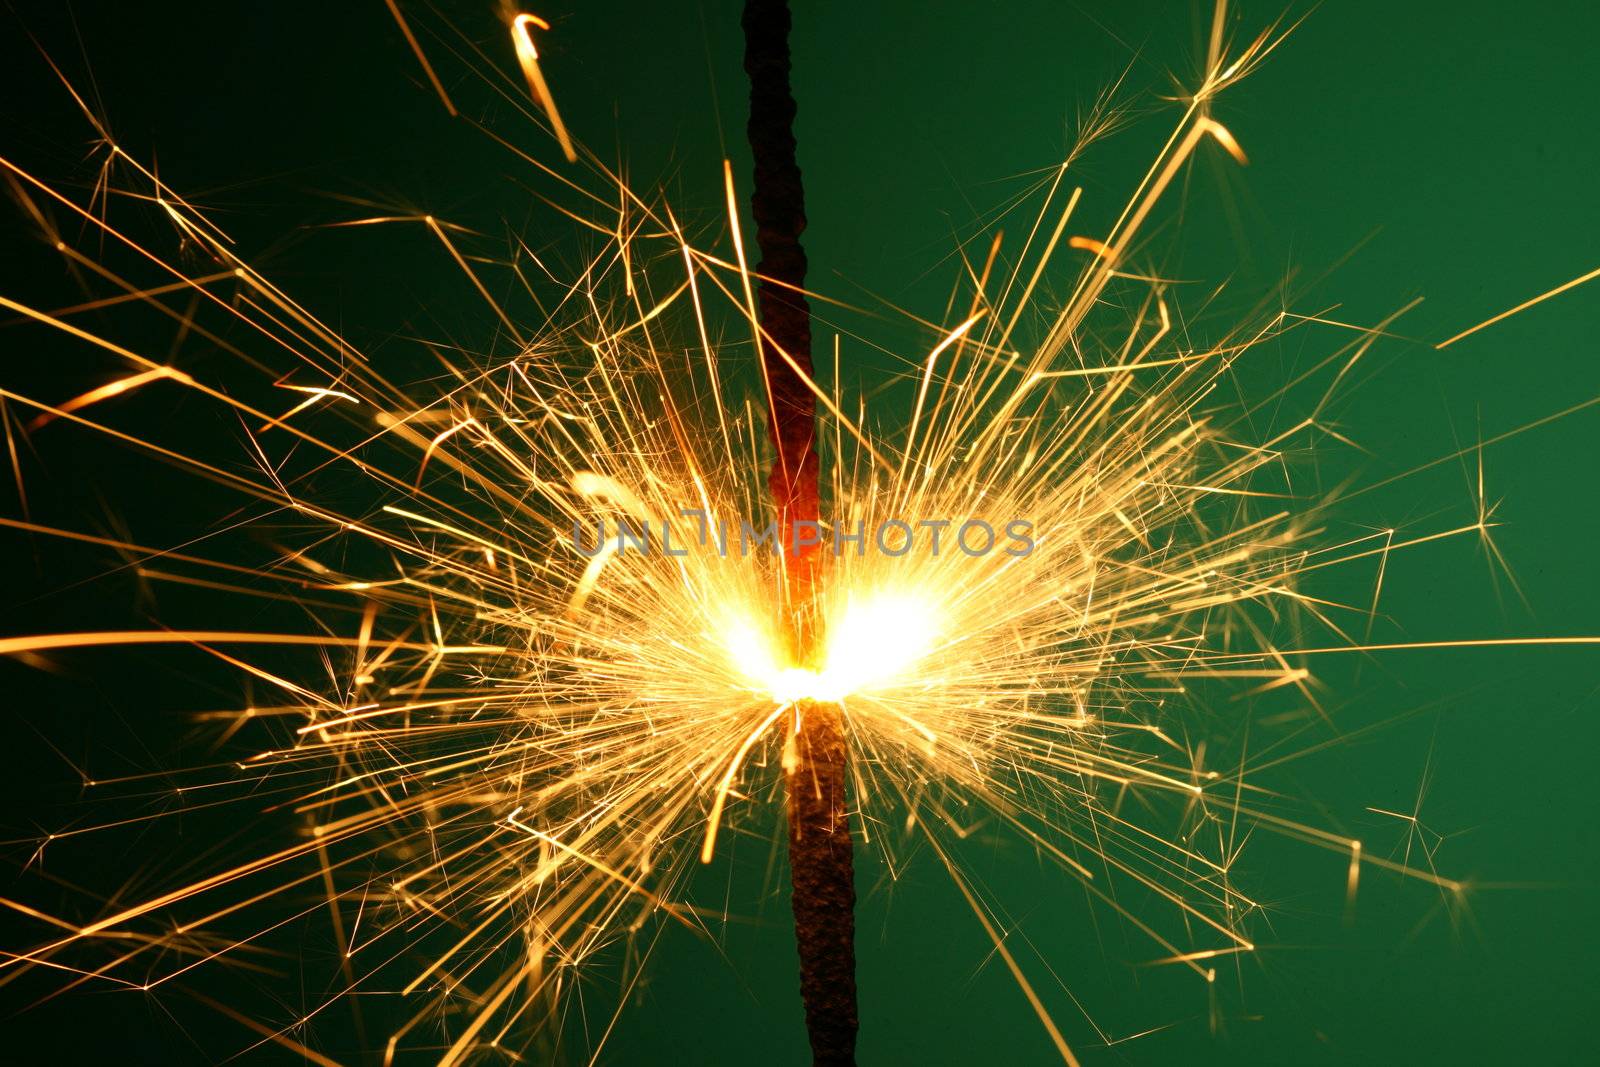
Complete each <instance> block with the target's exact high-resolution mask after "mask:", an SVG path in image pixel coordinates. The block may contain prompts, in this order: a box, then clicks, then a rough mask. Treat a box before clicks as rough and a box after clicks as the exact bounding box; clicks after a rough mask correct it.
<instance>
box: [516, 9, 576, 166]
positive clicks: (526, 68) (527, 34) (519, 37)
mask: <svg viewBox="0 0 1600 1067" xmlns="http://www.w3.org/2000/svg"><path fill="white" fill-rule="evenodd" d="M530 26H537V27H539V28H540V29H541V30H548V29H549V28H550V24H549V23H548V22H546V21H545V20H544V19H542V18H540V17H539V16H538V15H529V14H521V15H518V16H517V17H516V18H514V19H512V20H511V42H512V44H514V45H515V46H516V49H517V63H518V64H519V65H520V66H521V67H522V73H523V74H524V75H525V76H526V77H527V79H528V91H529V92H530V93H532V94H533V98H534V99H535V100H537V101H539V106H540V107H542V108H544V113H545V115H546V116H548V117H549V119H550V126H551V128H552V129H554V130H555V134H556V140H557V141H559V142H561V154H562V155H564V156H566V157H567V162H568V163H576V162H577V161H578V153H577V151H576V150H575V149H574V148H573V147H572V138H570V137H568V136H567V127H566V125H565V124H564V123H563V122H562V121H561V113H560V112H559V111H557V110H556V100H555V97H553V96H551V95H550V87H549V86H548V85H546V84H545V80H544V74H543V73H542V72H541V71H540V70H539V50H538V49H537V48H535V47H534V46H533V33H532V31H531V30H530V29H529V28H528V27H530Z"/></svg>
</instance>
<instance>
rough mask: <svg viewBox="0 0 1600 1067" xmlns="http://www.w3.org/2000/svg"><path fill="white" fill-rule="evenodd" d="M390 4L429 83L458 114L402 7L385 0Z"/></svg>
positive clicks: (449, 109)
mask: <svg viewBox="0 0 1600 1067" xmlns="http://www.w3.org/2000/svg"><path fill="white" fill-rule="evenodd" d="M383 2H384V3H385V4H388V5H389V14H391V15H393V16H394V21H395V22H396V23H397V24H398V25H399V26H400V33H401V35H402V36H404V37H405V39H406V44H408V45H410V46H411V51H412V53H413V54H415V55H416V57H417V62H418V63H421V64H422V70H423V73H425V74H427V76H428V84H429V85H432V86H433V91H434V92H436V93H438V94H439V100H440V101H441V102H442V103H443V104H444V109H445V110H446V111H448V112H450V117H451V118H454V117H455V116H456V105H455V104H453V103H452V102H451V100H450V94H449V93H447V92H445V91H444V83H442V82H441V81H439V75H437V74H435V73H434V72H433V64H431V63H429V62H428V57H427V56H426V55H424V54H423V51H422V46H421V45H420V44H418V43H417V38H416V36H415V35H414V34H413V33H412V32H411V26H410V24H409V23H407V22H406V20H405V16H404V15H402V14H400V7H399V5H397V4H396V3H395V0H383Z"/></svg>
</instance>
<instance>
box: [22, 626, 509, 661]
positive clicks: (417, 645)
mask: <svg viewBox="0 0 1600 1067" xmlns="http://www.w3.org/2000/svg"><path fill="white" fill-rule="evenodd" d="M194 644H237V645H307V646H315V647H326V648H356V647H359V645H360V644H361V639H360V638H357V637H332V636H324V635H319V634H270V633H247V632H242V631H237V630H108V631H101V632H87V633H70V634H33V635H31V636H28V637H5V638H0V656H10V655H15V654H16V653H19V652H47V651H50V650H51V649H57V648H100V647H104V646H108V645H194ZM398 647H400V648H404V649H410V650H413V651H419V652H434V653H438V654H441V655H449V656H472V655H495V654H497V653H501V652H505V651H506V649H505V648H503V647H500V646H497V645H440V644H425V643H421V642H416V641H403V642H401V643H400V644H399V645H398Z"/></svg>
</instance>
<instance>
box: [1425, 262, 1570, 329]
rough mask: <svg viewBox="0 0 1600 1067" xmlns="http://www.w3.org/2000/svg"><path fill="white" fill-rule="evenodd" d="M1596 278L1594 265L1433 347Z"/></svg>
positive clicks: (1487, 325) (1525, 309)
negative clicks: (1574, 276)
mask: <svg viewBox="0 0 1600 1067" xmlns="http://www.w3.org/2000/svg"><path fill="white" fill-rule="evenodd" d="M1596 278H1600V267H1596V268H1595V269H1594V270H1592V271H1590V272H1589V273H1588V274H1580V275H1579V276H1578V277H1576V278H1574V279H1572V280H1571V281H1570V282H1563V283H1562V284H1560V285H1558V286H1556V287H1555V288H1554V289H1551V290H1550V291H1549V292H1547V293H1540V294H1539V295H1538V296H1536V297H1534V298H1532V299H1531V300H1524V301H1523V302H1522V303H1520V304H1518V305H1517V306H1516V307H1514V308H1511V309H1510V310H1509V311H1502V312H1500V314H1498V315H1496V316H1494V317H1493V318H1488V319H1484V320H1483V321H1482V322H1480V323H1478V325H1476V326H1472V327H1469V328H1467V329H1465V330H1462V331H1461V332H1460V333H1458V334H1456V335H1455V336H1454V337H1451V338H1449V339H1448V340H1444V341H1440V342H1439V343H1438V344H1436V345H1434V347H1435V348H1449V347H1450V346H1451V345H1453V344H1455V343H1456V342H1457V341H1459V340H1461V339H1462V338H1463V337H1471V336H1472V335H1473V334H1475V333H1477V332H1478V331H1479V330H1484V329H1487V328H1489V327H1490V326H1493V325H1494V324H1495V323H1497V322H1504V321H1505V320H1506V319H1509V318H1510V317H1511V316H1513V315H1516V314H1519V313H1520V312H1523V311H1527V310H1528V309H1529V308H1531V307H1533V306H1534V305H1535V304H1542V303H1544V302H1545V301H1546V300H1549V299H1550V298H1551V297H1553V296H1560V295H1561V294H1562V293H1564V292H1566V291H1567V290H1568V289H1576V288H1577V287H1578V286H1580V285H1582V284H1583V283H1584V282H1592V281H1594V280H1595V279H1596Z"/></svg>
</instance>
